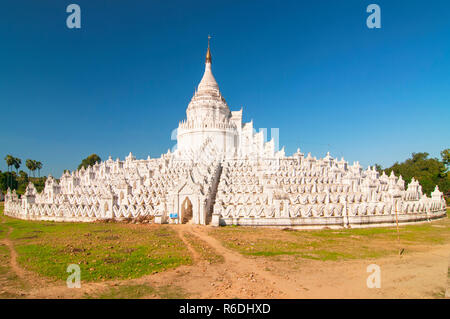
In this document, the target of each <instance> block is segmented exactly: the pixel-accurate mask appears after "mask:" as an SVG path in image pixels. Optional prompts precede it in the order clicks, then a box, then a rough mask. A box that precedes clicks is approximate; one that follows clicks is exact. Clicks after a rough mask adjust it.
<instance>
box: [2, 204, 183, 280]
mask: <svg viewBox="0 0 450 319" xmlns="http://www.w3.org/2000/svg"><path fill="white" fill-rule="evenodd" d="M0 209H1V210H3V208H0ZM0 219H1V221H0V234H2V236H5V234H6V233H7V232H8V230H9V229H11V230H12V231H11V234H10V235H9V238H10V239H11V240H12V241H13V243H14V247H15V249H16V251H17V253H18V255H19V258H18V262H19V264H20V265H21V266H22V267H23V268H25V269H27V270H31V271H34V272H36V273H38V274H40V275H43V276H46V277H49V278H53V279H55V280H65V279H66V278H67V275H68V274H67V272H66V270H67V267H68V265H70V264H79V265H80V269H81V273H82V274H83V281H101V280H106V279H113V278H116V279H131V278H138V277H141V276H143V275H146V274H151V273H155V272H161V271H164V270H167V269H171V268H175V267H178V266H180V265H183V264H191V262H192V260H191V257H190V255H189V253H188V252H187V250H186V247H185V245H184V244H183V242H182V241H181V239H179V237H178V236H177V235H176V234H175V232H174V231H173V230H172V229H171V228H170V227H167V226H143V225H127V224H114V223H108V224H104V223H56V222H37V221H24V220H19V219H13V218H9V217H7V216H4V215H3V214H2V215H1V216H0Z"/></svg>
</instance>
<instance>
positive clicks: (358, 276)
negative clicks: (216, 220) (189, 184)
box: [2, 225, 450, 298]
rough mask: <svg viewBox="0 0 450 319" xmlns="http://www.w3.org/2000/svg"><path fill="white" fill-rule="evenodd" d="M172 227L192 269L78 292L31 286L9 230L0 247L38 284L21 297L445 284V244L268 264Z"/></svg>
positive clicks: (338, 290) (85, 286) (391, 292)
mask: <svg viewBox="0 0 450 319" xmlns="http://www.w3.org/2000/svg"><path fill="white" fill-rule="evenodd" d="M173 227H174V230H175V231H176V233H177V234H178V236H179V237H180V238H181V240H182V241H183V243H184V244H185V245H186V247H187V249H188V250H189V252H190V254H191V256H192V258H193V264H192V265H187V266H180V267H178V268H176V269H172V270H168V271H165V272H162V273H157V274H152V275H147V276H143V277H141V278H138V279H133V280H112V281H105V282H98V283H83V282H82V287H81V288H80V289H69V288H67V287H66V285H65V283H64V284H61V283H59V284H55V283H50V282H46V281H45V280H44V279H42V278H39V279H38V281H36V280H37V276H36V275H35V274H33V273H30V272H28V271H26V270H24V269H22V268H21V267H20V265H19V264H18V263H17V253H16V251H15V249H14V245H13V243H12V241H11V240H10V239H9V238H8V237H9V234H10V233H11V229H10V231H9V233H8V235H7V238H6V239H3V240H2V242H3V243H4V244H5V245H7V246H8V248H9V249H10V252H11V255H10V264H11V269H12V271H14V273H16V274H17V275H18V276H19V277H20V278H22V279H24V280H27V281H30V280H33V281H34V282H39V284H38V285H36V284H35V285H32V288H31V289H27V290H26V291H25V297H27V298H83V297H86V296H91V297H95V296H96V295H98V294H99V293H101V292H104V291H108V290H109V289H111V288H113V287H117V286H121V285H138V284H146V285H151V286H154V287H161V286H172V287H175V288H176V287H179V288H180V290H183V291H185V292H186V293H187V294H188V296H189V297H190V298H436V297H443V294H444V293H445V289H446V287H447V283H448V276H447V271H448V266H449V256H450V244H447V245H440V246H430V247H428V248H427V249H424V251H423V252H420V253H414V254H410V255H409V254H407V255H406V256H403V257H401V258H400V257H399V256H390V257H386V258H379V259H374V260H347V261H333V262H331V261H326V262H324V261H317V260H308V259H295V257H293V256H285V257H282V258H281V260H274V259H270V258H256V257H247V256H243V255H241V254H239V253H237V252H235V251H232V250H230V249H228V248H226V247H224V246H223V245H222V243H221V242H220V241H218V240H217V239H215V238H214V237H212V236H210V235H209V234H208V231H209V228H208V227H204V226H203V227H202V226H196V225H174V226H173ZM186 233H191V234H193V235H195V236H197V237H198V238H199V239H201V240H203V241H204V242H206V243H207V244H208V245H209V246H210V247H212V248H213V249H214V250H215V251H216V252H217V253H218V254H220V255H222V256H223V257H224V262H222V263H214V264H210V263H208V262H206V261H205V260H203V259H202V257H201V256H200V254H199V253H198V252H197V251H196V250H195V249H194V248H193V247H192V246H191V244H190V243H189V241H188V240H186V238H185V234H186ZM283 258H284V259H283ZM372 263H375V264H377V265H379V266H380V268H381V280H382V281H381V282H382V287H381V288H380V289H369V288H368V287H367V285H366V280H367V277H368V276H369V275H370V274H369V273H367V266H368V265H369V264H372ZM441 295H442V296H441ZM146 297H147V298H157V297H158V296H154V295H149V296H146Z"/></svg>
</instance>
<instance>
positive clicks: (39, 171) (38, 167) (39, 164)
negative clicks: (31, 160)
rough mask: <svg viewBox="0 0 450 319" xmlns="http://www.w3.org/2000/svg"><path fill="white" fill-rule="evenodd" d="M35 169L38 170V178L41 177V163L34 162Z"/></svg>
mask: <svg viewBox="0 0 450 319" xmlns="http://www.w3.org/2000/svg"><path fill="white" fill-rule="evenodd" d="M35 165H36V169H37V170H38V173H39V177H41V169H42V163H41V162H39V161H35Z"/></svg>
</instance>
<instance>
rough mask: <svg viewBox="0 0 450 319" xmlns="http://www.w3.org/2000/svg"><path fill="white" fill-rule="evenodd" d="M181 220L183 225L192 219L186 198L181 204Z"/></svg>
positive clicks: (189, 202)
mask: <svg viewBox="0 0 450 319" xmlns="http://www.w3.org/2000/svg"><path fill="white" fill-rule="evenodd" d="M181 218H182V221H181V222H182V223H183V224H186V223H188V222H189V221H190V220H191V219H192V203H191V201H190V200H189V197H187V196H186V198H185V199H184V201H183V203H182V204H181Z"/></svg>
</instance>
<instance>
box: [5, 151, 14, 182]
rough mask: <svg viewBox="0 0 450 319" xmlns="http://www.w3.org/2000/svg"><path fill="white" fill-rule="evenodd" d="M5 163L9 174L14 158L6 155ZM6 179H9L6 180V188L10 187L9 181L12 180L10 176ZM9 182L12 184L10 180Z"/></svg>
mask: <svg viewBox="0 0 450 319" xmlns="http://www.w3.org/2000/svg"><path fill="white" fill-rule="evenodd" d="M5 161H6V165H8V172H10V171H11V170H10V167H11V166H13V165H14V157H13V156H12V155H6V156H5ZM8 177H9V178H8V181H6V183H7V184H8V187H10V186H11V185H10V182H9V180H10V179H11V178H12V176H11V177H10V176H9V174H8ZM11 182H12V180H11Z"/></svg>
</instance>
